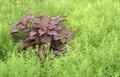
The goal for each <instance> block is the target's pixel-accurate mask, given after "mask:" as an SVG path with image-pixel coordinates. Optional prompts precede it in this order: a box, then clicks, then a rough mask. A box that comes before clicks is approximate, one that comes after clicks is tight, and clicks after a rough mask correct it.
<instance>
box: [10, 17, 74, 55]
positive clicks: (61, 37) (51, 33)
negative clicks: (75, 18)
mask: <svg viewBox="0 0 120 77" xmlns="http://www.w3.org/2000/svg"><path fill="white" fill-rule="evenodd" d="M62 21H66V19H65V18H61V17H59V16H56V17H52V18H50V17H49V16H48V15H43V16H38V17H37V16H33V15H26V16H24V17H22V18H21V21H20V22H18V23H16V24H11V26H14V28H13V29H12V30H11V35H12V36H13V38H14V40H15V41H16V42H19V41H20V40H23V48H27V47H29V46H31V47H33V48H34V47H36V45H38V46H39V47H38V54H40V52H45V47H44V45H45V44H48V43H50V50H54V51H63V50H64V49H65V44H67V43H69V42H71V41H72V37H71V36H72V35H73V31H70V30H68V29H66V28H65V27H63V26H59V25H58V23H59V22H62ZM20 31H22V32H23V33H22V34H24V38H22V37H23V36H22V37H21V36H19V34H20ZM57 54H58V53H57ZM57 54H56V55H57Z"/></svg>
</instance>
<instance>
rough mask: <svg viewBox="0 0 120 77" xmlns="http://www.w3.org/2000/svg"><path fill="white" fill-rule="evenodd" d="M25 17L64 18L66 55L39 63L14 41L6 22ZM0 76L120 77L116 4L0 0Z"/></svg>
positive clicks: (119, 8)
mask: <svg viewBox="0 0 120 77" xmlns="http://www.w3.org/2000/svg"><path fill="white" fill-rule="evenodd" d="M26 14H34V15H43V14H48V15H50V16H56V15H59V16H63V17H66V18H67V19H68V22H66V23H63V25H64V26H66V27H67V28H70V29H72V30H73V31H74V42H73V43H70V44H69V45H67V51H68V53H67V54H66V55H65V56H61V57H60V58H54V59H53V60H50V58H53V55H52V54H51V55H50V56H48V57H47V58H44V57H41V59H40V58H38V57H37V56H36V54H35V52H36V50H33V49H30V48H28V49H27V50H24V51H23V50H22V49H21V48H20V45H19V44H18V43H15V42H13V39H12V38H11V35H10V33H9V32H10V30H11V27H10V26H8V24H10V23H12V22H17V21H19V19H20V17H21V16H24V15H26ZM43 62H44V65H42V64H43ZM0 77H120V0H0Z"/></svg>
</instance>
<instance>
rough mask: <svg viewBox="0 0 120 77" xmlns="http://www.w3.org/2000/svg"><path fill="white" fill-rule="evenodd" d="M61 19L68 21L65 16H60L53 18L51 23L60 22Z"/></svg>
mask: <svg viewBox="0 0 120 77" xmlns="http://www.w3.org/2000/svg"><path fill="white" fill-rule="evenodd" d="M61 21H67V20H66V19H65V18H60V17H59V16H56V17H53V18H51V21H50V23H51V24H58V23H59V22H61Z"/></svg>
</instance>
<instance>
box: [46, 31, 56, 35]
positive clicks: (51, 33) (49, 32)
mask: <svg viewBox="0 0 120 77" xmlns="http://www.w3.org/2000/svg"><path fill="white" fill-rule="evenodd" d="M47 34H49V35H57V32H56V31H48V33H47Z"/></svg>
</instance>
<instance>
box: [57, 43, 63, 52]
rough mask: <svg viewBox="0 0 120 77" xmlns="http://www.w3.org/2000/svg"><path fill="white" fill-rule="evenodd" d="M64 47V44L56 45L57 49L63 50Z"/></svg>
mask: <svg viewBox="0 0 120 77" xmlns="http://www.w3.org/2000/svg"><path fill="white" fill-rule="evenodd" d="M64 48H65V45H64V44H62V45H59V46H57V49H58V50H59V51H62V50H64Z"/></svg>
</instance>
